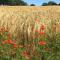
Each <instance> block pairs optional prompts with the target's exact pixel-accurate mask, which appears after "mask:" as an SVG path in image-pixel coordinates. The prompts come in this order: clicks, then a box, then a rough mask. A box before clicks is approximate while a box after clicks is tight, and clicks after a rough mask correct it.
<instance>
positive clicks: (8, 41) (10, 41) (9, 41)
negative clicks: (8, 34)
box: [2, 39, 13, 44]
mask: <svg viewBox="0 0 60 60" xmlns="http://www.w3.org/2000/svg"><path fill="white" fill-rule="evenodd" d="M5 43H8V44H12V43H13V41H12V40H10V39H8V40H5V41H3V42H2V44H5Z"/></svg>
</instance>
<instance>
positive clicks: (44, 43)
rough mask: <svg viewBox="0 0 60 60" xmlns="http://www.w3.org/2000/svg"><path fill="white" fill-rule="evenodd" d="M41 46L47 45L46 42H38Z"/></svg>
mask: <svg viewBox="0 0 60 60" xmlns="http://www.w3.org/2000/svg"><path fill="white" fill-rule="evenodd" d="M38 44H39V45H46V42H45V41H40V42H38Z"/></svg>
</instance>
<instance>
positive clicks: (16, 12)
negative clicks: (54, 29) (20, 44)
mask: <svg viewBox="0 0 60 60" xmlns="http://www.w3.org/2000/svg"><path fill="white" fill-rule="evenodd" d="M36 20H38V21H39V24H46V25H49V24H50V23H51V21H56V22H57V23H58V24H60V22H59V21H60V6H45V7H44V6H40V7H33V6H32V7H30V6H0V26H4V27H8V28H9V31H10V32H11V33H16V34H19V35H21V33H22V32H28V35H29V36H30V35H31V27H32V26H34V24H35V21H36ZM59 27H60V26H59ZM17 31H19V32H17ZM25 34H26V33H25Z"/></svg>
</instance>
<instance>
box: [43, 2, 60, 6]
mask: <svg viewBox="0 0 60 60" xmlns="http://www.w3.org/2000/svg"><path fill="white" fill-rule="evenodd" d="M51 5H60V3H59V4H57V3H56V2H54V1H49V2H48V3H43V4H42V6H51Z"/></svg>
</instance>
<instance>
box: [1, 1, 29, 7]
mask: <svg viewBox="0 0 60 60" xmlns="http://www.w3.org/2000/svg"><path fill="white" fill-rule="evenodd" d="M0 5H23V6H26V5H28V4H27V3H26V2H24V1H23V0H0Z"/></svg>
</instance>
